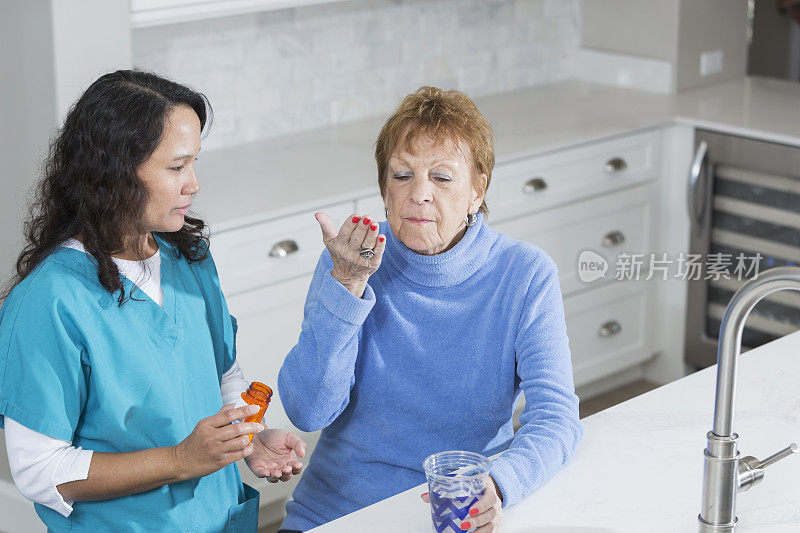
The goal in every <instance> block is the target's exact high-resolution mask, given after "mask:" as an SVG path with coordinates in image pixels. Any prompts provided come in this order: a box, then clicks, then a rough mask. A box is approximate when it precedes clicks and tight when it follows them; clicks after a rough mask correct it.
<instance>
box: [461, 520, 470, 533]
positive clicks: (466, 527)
mask: <svg viewBox="0 0 800 533" xmlns="http://www.w3.org/2000/svg"><path fill="white" fill-rule="evenodd" d="M471 528H472V524H470V523H469V522H464V523H462V524H461V529H463V530H464V531H466V530H468V529H471Z"/></svg>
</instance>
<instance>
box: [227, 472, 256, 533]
mask: <svg viewBox="0 0 800 533" xmlns="http://www.w3.org/2000/svg"><path fill="white" fill-rule="evenodd" d="M242 485H244V502H242V503H240V504H239V505H234V506H233V507H231V508H230V509H228V524H227V525H226V526H225V533H256V532H257V531H258V499H259V494H258V491H257V490H256V489H254V488H253V487H251V486H250V485H248V484H247V483H242Z"/></svg>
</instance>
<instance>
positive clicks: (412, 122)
mask: <svg viewBox="0 0 800 533" xmlns="http://www.w3.org/2000/svg"><path fill="white" fill-rule="evenodd" d="M423 134H428V135H430V136H431V137H432V138H433V139H434V140H435V141H436V142H445V141H447V140H452V141H453V142H455V143H456V144H458V143H459V141H463V142H465V143H466V144H467V145H468V146H469V148H470V153H471V156H472V166H473V169H472V170H473V172H472V185H473V187H475V190H476V191H479V192H481V193H482V195H484V196H485V195H486V189H488V188H489V184H490V183H491V181H492V169H493V168H494V134H493V133H492V128H491V126H489V121H488V120H486V117H484V116H483V115H482V114H481V112H480V111H479V110H478V107H477V106H476V105H475V104H474V103H473V102H472V100H470V99H469V97H468V96H467V95H466V94H464V93H462V92H461V91H456V90H450V91H443V90H441V89H437V88H436V87H427V86H424V87H420V88H419V89H417V90H416V91H415V92H413V93H411V94H409V95H408V96H406V97H405V98H403V101H402V102H400V105H399V106H398V107H397V109H396V110H395V112H394V114H393V115H392V116H391V117H389V119H388V120H387V121H386V124H384V125H383V128H381V132H380V134H379V135H378V140H377V142H376V143H375V161H376V162H377V164H378V187H380V190H381V196H384V197H385V196H386V180H387V178H388V167H389V158H391V157H392V154H394V152H395V150H397V149H403V148H407V147H408V146H410V144H411V141H412V140H413V139H415V138H417V137H418V136H419V135H423ZM481 174H485V175H486V189H484V188H483V183H482V182H481V181H480V180H479V176H480V175H481ZM479 211H481V212H483V213H488V212H489V210H488V208H487V207H486V200H485V199H484V201H483V203H482V204H481V207H480V209H479Z"/></svg>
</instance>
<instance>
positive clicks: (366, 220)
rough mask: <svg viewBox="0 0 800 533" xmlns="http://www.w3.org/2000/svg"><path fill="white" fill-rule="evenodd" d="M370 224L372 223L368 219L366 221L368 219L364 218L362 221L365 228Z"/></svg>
mask: <svg viewBox="0 0 800 533" xmlns="http://www.w3.org/2000/svg"><path fill="white" fill-rule="evenodd" d="M370 222H372V221H371V220H370V219H368V218H365V219H364V225H365V226H369V223H370Z"/></svg>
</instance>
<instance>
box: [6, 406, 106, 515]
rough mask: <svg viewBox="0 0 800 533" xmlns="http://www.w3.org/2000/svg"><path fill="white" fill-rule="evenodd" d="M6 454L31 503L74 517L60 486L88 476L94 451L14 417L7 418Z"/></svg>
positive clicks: (13, 475) (13, 476)
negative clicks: (58, 437) (39, 429)
mask: <svg viewBox="0 0 800 533" xmlns="http://www.w3.org/2000/svg"><path fill="white" fill-rule="evenodd" d="M5 437H6V453H8V464H9V466H10V468H11V477H12V478H13V479H14V484H15V485H16V486H17V489H19V491H20V492H21V493H22V495H23V496H25V497H26V498H27V499H28V500H30V501H32V502H35V503H39V504H41V505H44V506H46V507H49V508H50V509H53V510H54V511H56V512H57V513H59V514H61V515H62V516H69V515H70V514H72V504H73V503H74V502H73V501H71V500H65V499H64V497H63V496H62V495H61V493H60V492H59V491H58V488H57V487H58V486H59V485H61V484H62V483H69V482H70V481H78V480H81V479H86V478H88V477H89V466H90V464H91V461H92V451H91V450H84V449H83V448H81V447H80V446H78V447H77V448H76V447H75V446H72V444H71V443H69V442H67V441H65V440H60V439H54V438H52V437H48V436H47V435H43V434H42V433H39V432H37V431H33V430H32V429H28V428H26V427H25V426H23V425H22V424H18V423H17V422H15V421H14V420H13V419H12V418H9V417H5Z"/></svg>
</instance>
